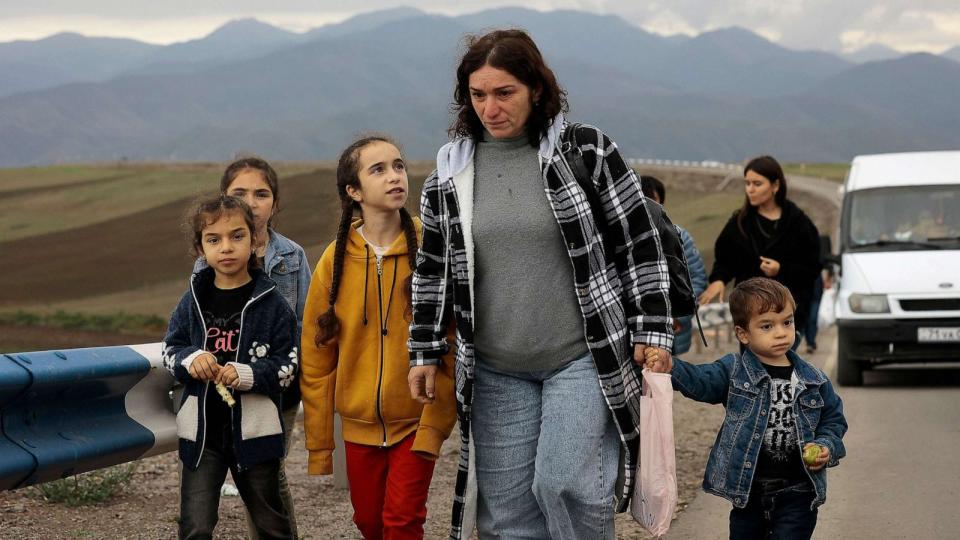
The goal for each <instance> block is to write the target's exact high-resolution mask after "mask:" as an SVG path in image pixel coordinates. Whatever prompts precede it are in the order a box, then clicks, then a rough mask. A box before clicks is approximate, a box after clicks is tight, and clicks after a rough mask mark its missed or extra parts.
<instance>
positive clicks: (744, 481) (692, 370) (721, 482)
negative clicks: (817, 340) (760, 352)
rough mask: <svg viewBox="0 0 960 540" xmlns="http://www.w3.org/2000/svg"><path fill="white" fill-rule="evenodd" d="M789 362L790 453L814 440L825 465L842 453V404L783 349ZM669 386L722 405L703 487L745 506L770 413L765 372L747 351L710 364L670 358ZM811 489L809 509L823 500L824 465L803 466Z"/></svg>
mask: <svg viewBox="0 0 960 540" xmlns="http://www.w3.org/2000/svg"><path fill="white" fill-rule="evenodd" d="M787 356H788V358H789V359H790V362H791V363H792V364H793V366H794V373H795V375H796V377H795V380H796V381H797V387H796V392H795V394H794V395H795V396H796V399H794V403H793V407H794V416H795V418H797V420H798V421H797V423H796V426H797V429H798V433H797V440H798V441H800V444H799V445H798V446H797V449H796V451H797V452H798V453H800V452H802V449H803V445H804V444H806V443H808V442H814V443H816V444H819V445H820V446H825V447H827V448H828V449H829V450H830V461H829V462H828V463H827V466H828V467H834V466H836V465H837V464H838V462H839V460H840V458H842V457H844V456H845V455H846V449H845V448H844V446H843V440H842V439H843V435H844V433H846V431H847V421H846V419H845V418H844V416H843V402H842V401H841V400H840V396H838V395H837V393H836V392H835V391H834V389H833V385H832V384H831V383H830V380H829V379H827V376H826V375H825V374H824V373H823V372H822V371H820V370H819V369H817V368H816V367H814V366H812V365H811V364H809V363H808V362H806V361H804V360H803V359H802V358H800V356H799V355H797V354H796V353H795V352H793V351H789V352H788V353H787ZM671 375H673V388H674V389H675V390H678V391H680V393H681V394H683V395H684V396H686V397H688V398H690V399H693V400H696V401H702V402H704V403H714V404H716V403H720V404H723V406H724V407H725V408H726V410H727V412H726V416H725V417H724V419H723V427H721V428H720V433H718V434H717V440H716V442H715V443H714V445H713V449H712V450H711V451H710V457H709V459H708V460H707V470H706V473H705V474H704V477H703V489H704V491H707V492H708V493H713V494H714V495H719V496H721V497H723V498H725V499H728V500H729V501H730V502H732V503H733V505H734V506H735V507H737V508H743V507H745V506H746V505H747V499H748V498H749V497H750V485H751V483H752V482H753V474H754V469H755V467H756V464H757V461H758V459H757V458H758V457H759V454H760V447H761V446H762V444H763V433H764V431H765V430H766V428H767V420H768V418H769V417H768V412H769V411H770V401H771V397H770V375H769V374H768V373H767V370H766V369H764V367H763V366H762V365H761V364H760V360H759V359H758V358H757V357H756V356H755V355H754V354H753V353H752V352H750V350H749V349H748V350H746V351H744V352H743V354H741V355H737V354H728V355H727V356H724V357H723V358H721V359H719V360H717V361H715V362H712V363H710V364H702V365H695V364H690V363H688V362H684V361H683V360H679V359H674V364H673V371H672V372H671ZM804 470H806V471H807V474H808V475H809V476H810V479H811V480H812V482H813V486H814V489H815V491H816V497H815V498H814V501H813V504H812V505H811V509H814V508H816V507H818V506H820V505H821V504H823V503H824V501H825V500H826V498H827V472H826V467H824V468H823V469H820V470H819V471H816V472H814V471H811V470H809V469H806V468H804Z"/></svg>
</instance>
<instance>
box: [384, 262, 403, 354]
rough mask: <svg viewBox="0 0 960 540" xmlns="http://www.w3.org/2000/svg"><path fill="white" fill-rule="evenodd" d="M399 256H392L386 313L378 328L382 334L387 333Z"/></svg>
mask: <svg viewBox="0 0 960 540" xmlns="http://www.w3.org/2000/svg"><path fill="white" fill-rule="evenodd" d="M399 258H400V257H394V258H393V282H392V283H390V296H389V298H388V299H387V313H386V315H384V319H383V324H382V325H381V326H380V328H382V329H383V335H387V321H389V320H390V306H392V305H393V289H394V288H395V287H396V286H397V260H398V259H399Z"/></svg>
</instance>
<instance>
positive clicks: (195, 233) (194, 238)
mask: <svg viewBox="0 0 960 540" xmlns="http://www.w3.org/2000/svg"><path fill="white" fill-rule="evenodd" d="M234 212H236V213H239V214H240V215H241V216H243V221H244V222H246V224H247V229H249V231H250V245H251V246H253V245H255V244H256V240H257V239H256V234H257V229H256V228H255V226H254V222H253V212H252V211H250V207H249V206H247V203H245V202H243V199H239V198H237V197H231V196H230V195H224V194H222V193H221V194H220V195H217V196H213V197H211V196H206V197H201V198H200V199H197V200H196V201H195V202H194V203H193V204H192V205H191V206H190V207H189V208H188V209H187V215H186V218H185V219H184V223H183V229H184V231H185V232H186V235H187V238H188V240H189V242H190V254H191V255H193V256H194V257H203V229H205V228H206V227H208V226H210V225H212V224H214V223H216V222H217V221H219V220H220V218H222V217H223V216H225V215H229V214H232V213H234ZM247 268H248V269H249V270H253V269H254V268H257V253H256V251H254V250H252V249H251V250H250V259H249V260H248V261H247Z"/></svg>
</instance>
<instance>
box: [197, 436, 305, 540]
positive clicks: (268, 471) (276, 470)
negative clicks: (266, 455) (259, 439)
mask: <svg viewBox="0 0 960 540" xmlns="http://www.w3.org/2000/svg"><path fill="white" fill-rule="evenodd" d="M227 470H229V471H230V474H231V475H232V476H233V481H234V483H235V484H236V485H237V490H238V491H239V492H240V497H241V498H242V499H243V504H244V506H245V507H246V509H247V512H248V513H249V515H250V517H251V518H252V520H253V523H254V526H255V528H256V532H257V536H258V537H259V538H262V539H267V538H270V539H274V538H277V539H280V538H282V539H287V538H293V535H292V534H291V532H290V520H289V518H288V517H287V512H286V510H285V509H284V504H283V500H282V499H281V498H280V460H278V459H275V460H272V461H267V462H264V463H259V464H257V465H254V466H253V467H250V468H249V469H245V470H243V471H239V470H237V460H236V459H235V458H234V457H233V453H232V451H231V449H230V448H226V449H220V448H209V447H208V448H205V449H204V450H203V455H202V456H201V457H200V466H199V467H197V470H195V471H192V470H190V468H189V467H186V466H184V467H182V472H181V475H180V532H179V536H180V538H181V539H208V538H213V529H214V528H215V527H216V526H217V520H218V515H217V514H218V510H219V507H220V487H221V486H223V481H224V480H225V479H226V477H227Z"/></svg>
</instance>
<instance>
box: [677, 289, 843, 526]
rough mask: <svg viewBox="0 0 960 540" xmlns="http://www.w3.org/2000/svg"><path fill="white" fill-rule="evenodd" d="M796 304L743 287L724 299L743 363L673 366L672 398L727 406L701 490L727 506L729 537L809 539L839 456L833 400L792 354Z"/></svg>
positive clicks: (816, 373)
mask: <svg viewBox="0 0 960 540" xmlns="http://www.w3.org/2000/svg"><path fill="white" fill-rule="evenodd" d="M794 305H795V304H794V301H793V297H792V296H791V294H790V291H789V290H788V289H787V288H786V287H784V286H783V285H781V284H780V283H778V282H776V281H774V280H772V279H768V278H752V279H748V280H746V281H743V282H741V283H740V284H738V285H737V287H736V289H734V291H733V293H732V294H731V295H730V311H731V313H732V315H733V321H734V324H735V325H736V334H737V339H738V340H739V341H740V342H741V343H742V344H743V345H744V346H745V347H746V349H745V351H744V352H743V354H741V355H737V354H729V355H727V356H725V357H723V358H721V359H719V360H717V361H715V362H713V363H710V364H703V365H694V364H690V363H688V362H684V361H683V360H680V359H674V364H673V369H672V371H671V374H672V375H673V387H674V389H675V390H678V391H680V393H682V394H683V395H684V396H686V397H688V398H691V399H694V400H697V401H702V402H704V403H721V404H723V405H724V406H725V407H726V416H725V417H724V420H723V426H722V427H721V428H720V433H719V434H718V435H717V440H716V442H715V443H714V446H713V449H712V450H711V452H710V457H709V459H708V460H707V470H706V473H705V475H704V479H703V488H704V490H705V491H707V492H709V493H713V494H714V495H719V496H721V497H724V498H725V499H728V500H729V501H730V502H731V503H733V510H732V511H731V512H730V538H736V539H742V538H743V539H745V538H757V539H760V538H783V539H791V540H792V539H805V538H810V537H811V536H812V535H813V530H814V528H815V527H816V524H817V507H819V506H820V505H821V504H823V502H824V501H825V500H826V491H827V478H826V467H833V466H836V465H837V464H838V462H839V460H840V458H842V457H844V455H846V450H845V449H844V446H843V435H844V433H846V431H847V421H846V419H845V418H844V416H843V402H842V401H841V400H840V396H838V395H837V393H836V392H835V391H834V389H833V385H832V384H831V383H830V380H829V379H827V376H826V375H825V374H824V373H823V372H822V371H820V370H819V369H817V368H816V367H814V366H813V365H811V364H809V363H808V362H806V361H804V360H803V359H802V358H800V356H798V355H797V354H796V353H795V352H794V351H792V350H791V346H792V345H793V342H794V339H795V337H796V332H795V330H794V319H793V312H794Z"/></svg>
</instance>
